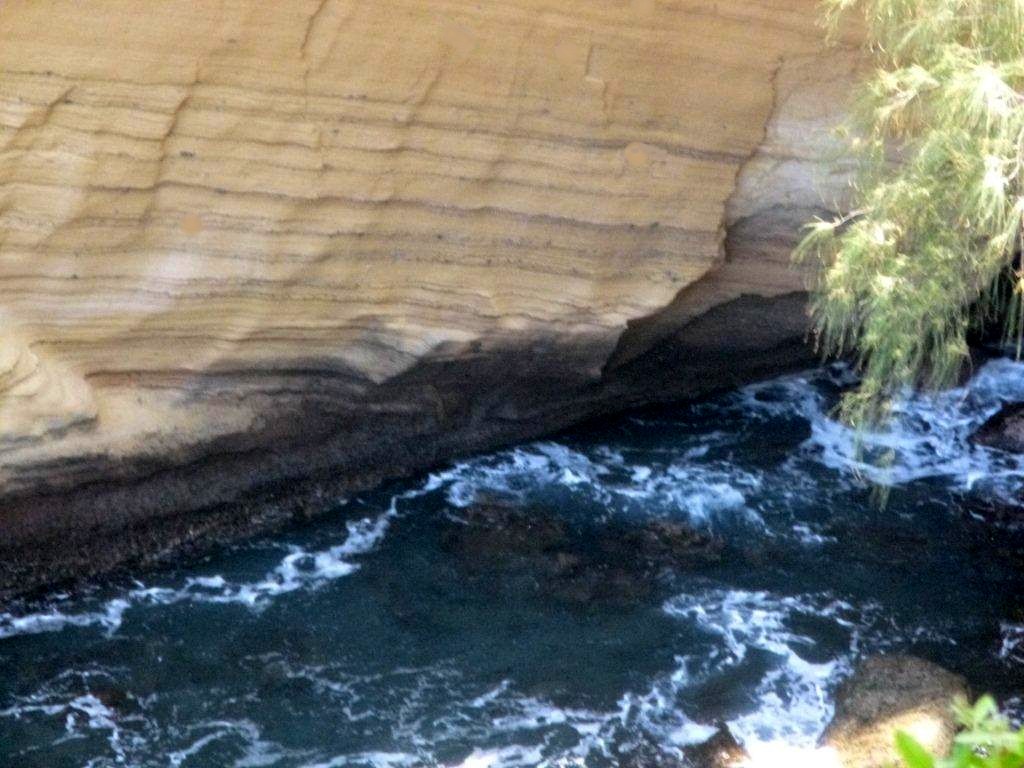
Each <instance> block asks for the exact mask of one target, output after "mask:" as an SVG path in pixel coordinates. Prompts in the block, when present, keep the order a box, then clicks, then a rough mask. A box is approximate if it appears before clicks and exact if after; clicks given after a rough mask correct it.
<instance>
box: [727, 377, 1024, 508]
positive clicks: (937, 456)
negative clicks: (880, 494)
mask: <svg viewBox="0 0 1024 768" xmlns="http://www.w3.org/2000/svg"><path fill="white" fill-rule="evenodd" d="M825 381H830V382H831V383H833V384H848V383H851V382H852V378H851V376H850V374H849V372H848V371H846V370H844V369H843V368H841V367H838V366H834V367H832V368H831V369H829V371H828V372H827V373H824V374H823V373H821V372H814V373H810V374H806V375H801V376H792V377H787V378H784V379H780V380H776V381H772V382H767V383H764V384H757V385H753V386H750V387H746V388H744V389H743V390H741V391H740V392H739V393H738V394H737V395H736V397H735V407H738V408H740V409H741V410H742V411H743V413H744V415H745V416H748V417H750V418H773V417H780V416H782V417H786V416H789V417H792V416H797V417H802V418H805V419H806V420H807V421H808V422H809V424H810V426H811V437H810V438H808V440H807V441H806V443H805V444H804V451H805V452H806V454H807V455H808V456H810V457H812V458H814V459H815V460H816V461H818V462H820V463H821V464H823V465H825V466H826V467H829V468H830V469H832V470H835V471H836V472H839V473H841V474H844V475H847V476H858V477H863V478H866V479H867V480H870V481H871V482H873V483H877V484H881V485H890V486H891V485H902V484H905V483H909V482H912V481H915V480H922V479H926V478H943V479H945V480H946V481H948V482H949V483H950V485H951V486H953V487H955V488H958V489H961V490H970V489H971V488H972V487H974V486H975V485H976V484H978V483H979V482H985V483H987V484H989V485H990V486H991V487H992V488H993V489H994V490H1001V489H1005V488H1008V487H1017V486H1019V484H1020V483H1021V482H1022V481H1024V462H1022V461H1021V460H1020V459H1019V458H1018V457H1017V456H1014V455H1011V454H1007V453H1003V452H1000V451H993V450H990V449H988V448H985V447H983V446H976V445H973V444H972V443H971V442H970V436H971V435H972V434H973V433H974V431H975V430H977V429H978V427H980V426H981V425H982V424H983V423H984V422H985V421H986V420H987V419H988V418H989V417H991V416H992V415H993V414H994V413H996V412H997V411H998V410H999V409H1000V408H1001V407H1002V406H1003V405H1004V404H1005V403H1007V402H1019V401H1024V363H1019V362H1015V361H1013V360H1008V359H997V360H992V361H990V362H988V363H986V364H985V365H983V366H982V367H981V368H980V369H979V370H978V372H977V373H976V374H975V375H974V376H973V377H972V378H971V379H970V380H969V381H968V382H967V384H966V385H964V386H962V387H958V388H955V389H950V390H947V391H944V392H940V393H907V394H906V395H905V396H904V397H903V398H902V399H900V400H899V401H898V402H896V403H895V405H894V407H893V413H892V420H891V422H890V424H889V425H888V426H887V427H886V428H884V429H883V430H880V431H877V432H869V433H866V434H858V433H857V432H856V431H854V430H851V429H850V428H848V427H846V426H845V425H843V424H842V423H840V422H839V421H838V420H836V419H835V418H834V416H833V414H832V412H831V406H830V403H829V401H828V400H827V398H826V397H825V396H824V395H823V394H822V393H821V389H820V386H819V385H820V384H822V383H824V382H825Z"/></svg>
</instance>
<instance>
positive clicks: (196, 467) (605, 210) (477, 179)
mask: <svg viewBox="0 0 1024 768" xmlns="http://www.w3.org/2000/svg"><path fill="white" fill-rule="evenodd" d="M815 7H816V2H815V0H719V2H716V3H711V4H709V3H704V2H694V1H693V0H615V1H614V2H604V1H603V0H602V1H599V0H559V1H558V2H554V1H553V0H509V1H508V2H501V3H499V2H493V1H492V0H485V2H468V1H467V2H463V1H462V0H451V1H450V2H448V1H446V2H442V3H427V2H424V1H423V0H374V1H373V2H367V1H364V0H282V1H281V2H263V1H262V0H227V1H226V2H224V1H221V0H216V1H215V0H198V1H197V0H108V2H103V3H92V4H89V6H88V8H86V7H84V6H83V5H82V4H81V3H79V2H75V1H74V0H8V2H6V3H4V5H3V11H2V13H0V72H2V75H0V147H2V149H0V561H2V562H3V563H4V566H3V569H2V571H3V572H2V574H0V592H10V591H11V589H12V588H16V587H20V586H24V585H26V584H31V583H34V582H35V581H36V580H38V578H39V575H40V574H43V578H45V579H52V578H54V577H56V576H61V575H68V574H72V573H80V572H82V571H90V570H102V569H105V568H108V567H110V566H112V565H115V564H116V563H118V562H121V561H124V560H125V559H130V558H133V557H137V556H138V555H140V554H142V553H145V552H153V551H155V550H158V549H163V548H173V547H177V546H180V545H184V544H187V543H188V542H189V541H192V540H195V539H197V538H203V537H211V536H214V535H216V534H217V532H218V531H219V532H226V533H230V532H231V531H235V530H237V529H240V528H246V527H249V526H251V525H253V524H255V523H254V521H257V520H261V521H264V522H267V521H270V520H271V519H279V518H281V517H282V516H285V517H287V516H288V515H290V514H292V513H293V512H294V511H295V509H294V508H291V507H288V508H286V507H276V508H274V509H272V510H270V511H268V509H269V508H268V507H267V506H266V505H255V501H254V499H255V498H256V497H255V496H252V494H253V493H254V492H255V491H259V493H260V494H262V496H261V498H263V497H265V496H266V494H267V493H268V492H269V489H271V488H272V487H274V485H275V484H278V483H281V482H284V481H289V482H291V481H295V480H297V479H298V478H309V479H310V482H311V483H312V484H311V485H310V486H309V489H310V490H309V493H310V494H313V495H315V493H317V492H318V490H317V489H320V490H322V489H323V488H324V487H325V486H324V485H323V483H324V482H325V481H327V480H330V481H332V482H334V483H335V484H336V485H337V486H338V487H339V488H352V487H357V486H360V485H365V484H367V483H370V482H374V481H376V480H379V479H380V478H382V477H386V476H391V475H395V474H399V473H401V472H407V471H411V470H414V469H417V468H422V467H424V466H426V465H429V464H430V463H433V462H436V461H439V460H444V459H446V458H449V457H451V456H452V455H454V454H456V453H460V452H467V451H472V450H479V449H484V448H488V447H492V446H494V445H496V444H498V443H500V442H503V441H508V440H513V439H521V438H524V437H528V436H531V435H535V434H539V433H541V432H544V431H548V430H551V429H555V428H558V427H561V426H565V425H567V424H569V423H572V422H573V421H575V420H578V419H580V418H584V417H587V416H590V415H594V414H596V413H601V412H606V411H609V410H614V409H619V408H623V407H627V406H629V405H634V404H638V403H643V402H648V401H651V400H657V399H668V398H673V397H680V396H688V395H695V394H700V393H702V392H705V391H707V390H709V389H711V388H715V387H720V386H723V385H728V384H731V383H735V382H736V381H740V380H743V379H745V378H748V377H750V376H755V375H760V374H763V373H765V372H769V371H771V370H774V369H777V368H778V366H780V365H784V364H786V363H790V362H792V361H794V360H797V359H803V358H804V356H805V354H806V353H805V350H804V349H803V347H802V345H801V343H800V342H801V337H802V334H803V330H804V329H803V320H802V317H803V315H802V300H801V297H800V295H799V293H798V292H799V290H800V288H801V280H800V278H799V276H797V275H795V274H794V273H793V272H792V271H791V270H789V268H788V266H787V261H788V251H789V248H790V246H791V245H792V242H793V240H794V238H795V236H796V227H797V226H798V224H800V223H802V222H803V221H804V220H805V219H806V217H807V215H808V214H809V213H811V212H814V211H818V210H822V209H827V208H828V207H829V206H830V204H831V203H832V202H833V201H834V200H835V197H836V194H838V192H837V190H839V189H841V187H842V184H841V181H842V177H841V174H840V175H839V176H835V175H829V172H828V171H827V165H826V164H825V163H824V162H823V158H825V157H826V155H828V146H827V138H823V137H824V136H825V134H824V132H823V131H821V130H820V129H822V128H824V127H825V126H826V125H827V124H829V123H831V122H833V121H834V120H835V119H837V118H838V117H839V113H840V111H841V105H842V103H843V100H844V99H845V98H846V96H847V93H848V83H849V81H850V80H851V78H852V76H853V72H854V70H855V68H856V58H855V56H853V55H852V54H850V53H846V52H843V51H834V50H830V51H824V50H823V49H822V43H821V40H820V33H819V31H818V30H817V29H816V27H815V25H814V16H815ZM299 496H300V495H299V494H298V492H297V490H296V489H295V488H294V487H293V488H292V493H291V494H290V496H289V498H290V499H291V502H292V504H293V506H294V505H296V504H299V505H300V506H301V504H300V502H298V501H296V499H298V498H299ZM245 500H248V501H250V502H252V505H250V506H248V507H246V506H244V505H242V506H239V502H240V501H245ZM226 504H229V505H231V509H232V510H233V511H231V512H230V513H228V512H226V511H224V510H225V509H226V508H225V507H223V506H222V505H226ZM257 506H258V508H259V511H257ZM218 510H219V511H218ZM190 513H194V514H190ZM96 542H102V544H103V546H102V547H97V546H96Z"/></svg>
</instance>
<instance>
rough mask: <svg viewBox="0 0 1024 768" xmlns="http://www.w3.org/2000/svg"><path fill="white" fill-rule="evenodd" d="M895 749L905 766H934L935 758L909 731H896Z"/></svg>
mask: <svg viewBox="0 0 1024 768" xmlns="http://www.w3.org/2000/svg"><path fill="white" fill-rule="evenodd" d="M896 749H897V751H898V752H899V753H900V757H902V758H903V762H904V763H906V764H907V768H935V758H934V757H932V756H931V755H930V754H929V753H928V750H927V749H925V748H924V747H923V746H921V743H920V742H919V741H917V739H915V738H914V737H913V736H911V735H910V734H909V733H906V732H904V731H899V732H897V734H896Z"/></svg>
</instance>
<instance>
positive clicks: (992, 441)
mask: <svg viewBox="0 0 1024 768" xmlns="http://www.w3.org/2000/svg"><path fill="white" fill-rule="evenodd" d="M971 440H972V442H974V443H977V444H978V445H984V446H987V447H989V448H996V449H998V450H1000V451H1011V452H1013V453H1021V452H1022V451H1024V403H1013V404H1011V405H1007V406H1005V407H1004V408H1003V409H1002V410H1001V411H999V413H997V414H996V415H995V416H993V417H992V418H990V419H989V420H988V421H986V422H985V423H984V424H982V425H981V427H980V428H979V429H978V431H977V432H975V433H974V435H973V436H972V437H971Z"/></svg>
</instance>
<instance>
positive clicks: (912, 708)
mask: <svg viewBox="0 0 1024 768" xmlns="http://www.w3.org/2000/svg"><path fill="white" fill-rule="evenodd" d="M968 694H969V690H968V688H967V683H966V682H965V681H964V679H963V678H962V677H960V676H959V675H954V674H953V673H951V672H948V671H946V670H945V669H943V668H942V667H939V666H938V665H936V664H932V663H931V662H928V661H924V660H923V659H917V658H914V657H912V656H875V657H872V658H869V659H867V660H865V661H864V662H863V663H862V664H861V665H860V666H859V667H858V668H857V670H856V671H855V672H854V674H853V677H851V678H850V679H849V680H847V681H846V683H844V684H843V686H841V687H840V690H839V691H838V693H837V695H836V714H835V717H834V719H833V720H832V723H831V724H830V725H829V727H828V730H826V732H825V736H824V739H823V740H824V742H825V745H826V746H827V747H831V748H832V750H834V753H835V756H836V757H837V758H838V760H837V765H838V766H840V767H841V768H889V766H892V765H896V764H898V763H899V762H900V757H899V755H898V753H897V752H896V747H895V734H896V732H897V731H905V732H907V733H909V734H910V735H911V736H913V737H915V738H916V739H917V740H918V741H919V742H920V743H921V744H922V745H924V746H925V747H926V748H927V749H928V750H929V751H930V752H931V753H932V754H934V755H946V754H948V753H949V750H950V749H951V748H952V746H953V737H954V736H955V735H956V722H955V720H954V718H953V713H952V710H951V705H952V703H953V701H954V700H955V699H956V698H957V697H961V698H967V696H968Z"/></svg>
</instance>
